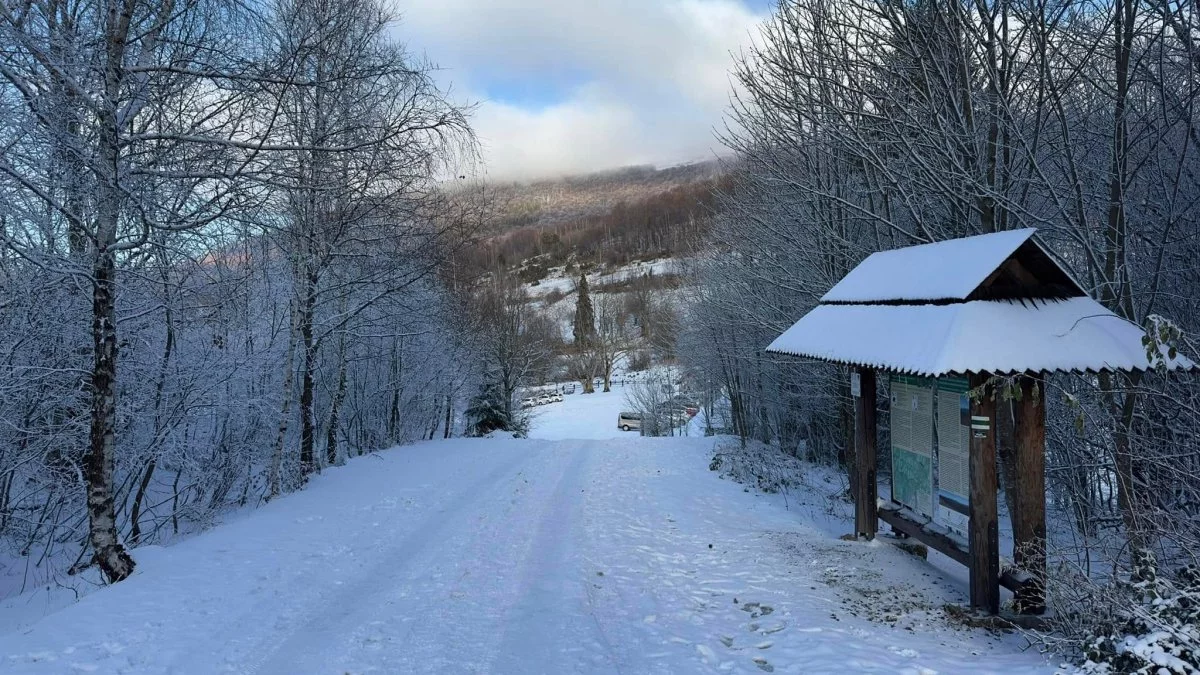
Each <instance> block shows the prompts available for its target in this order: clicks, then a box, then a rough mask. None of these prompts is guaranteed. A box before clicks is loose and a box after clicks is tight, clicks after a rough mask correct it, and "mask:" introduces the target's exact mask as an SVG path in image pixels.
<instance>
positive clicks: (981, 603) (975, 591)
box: [967, 373, 1000, 614]
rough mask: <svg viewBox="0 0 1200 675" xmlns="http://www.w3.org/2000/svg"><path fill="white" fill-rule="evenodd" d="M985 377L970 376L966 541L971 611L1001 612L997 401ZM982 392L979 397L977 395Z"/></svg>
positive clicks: (980, 375) (981, 375) (983, 374)
mask: <svg viewBox="0 0 1200 675" xmlns="http://www.w3.org/2000/svg"><path fill="white" fill-rule="evenodd" d="M987 380H988V375H987V374H986V373H975V374H972V375H971V378H970V386H971V394H972V395H971V436H970V438H971V454H970V459H969V462H968V466H969V472H970V494H969V495H968V497H969V499H968V502H969V503H968V510H969V511H970V516H969V517H970V519H971V520H970V524H969V525H968V528H967V530H968V536H967V541H968V543H969V545H970V560H969V561H968V563H967V567H968V568H969V571H970V577H971V607H973V608H975V609H978V610H983V611H985V612H989V613H991V614H997V613H999V611H1000V550H999V549H1000V542H999V539H1000V533H999V530H998V526H997V522H996V517H997V516H996V490H997V485H996V400H995V398H994V395H995V392H994V391H993V390H992V389H991V388H990V387H988V388H987V390H986V391H985V390H984V389H983V386H984V384H985V383H986V382H987ZM980 392H982V395H980Z"/></svg>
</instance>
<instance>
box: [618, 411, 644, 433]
mask: <svg viewBox="0 0 1200 675" xmlns="http://www.w3.org/2000/svg"><path fill="white" fill-rule="evenodd" d="M617 428H618V429H620V430H621V431H633V430H634V429H641V428H642V415H641V413H632V412H623V413H621V414H620V415H618V416H617Z"/></svg>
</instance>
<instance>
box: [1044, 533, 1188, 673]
mask: <svg viewBox="0 0 1200 675" xmlns="http://www.w3.org/2000/svg"><path fill="white" fill-rule="evenodd" d="M1135 558H1136V560H1135V563H1134V568H1133V572H1132V574H1131V575H1130V579H1129V580H1128V581H1120V582H1116V583H1113V584H1110V585H1107V586H1097V585H1095V584H1093V583H1091V582H1089V581H1087V580H1086V579H1080V578H1076V579H1075V580H1074V581H1073V582H1072V583H1073V584H1074V591H1075V592H1074V593H1072V594H1071V595H1072V597H1071V599H1069V600H1066V602H1065V603H1064V601H1063V600H1064V599H1063V598H1060V599H1059V605H1060V606H1059V612H1060V614H1061V618H1060V620H1059V624H1060V625H1059V626H1057V627H1058V628H1059V629H1060V630H1063V631H1064V632H1065V633H1066V634H1067V637H1068V638H1069V639H1071V640H1072V641H1073V642H1074V643H1075V645H1077V646H1078V648H1079V651H1080V652H1081V656H1082V660H1083V663H1082V666H1081V671H1082V672H1084V673H1089V674H1091V675H1111V674H1116V673H1136V674H1138V675H1184V674H1190V673H1200V624H1198V620H1200V569H1198V568H1196V567H1194V566H1189V567H1187V568H1185V569H1183V570H1181V571H1180V572H1179V573H1178V574H1176V575H1175V576H1174V578H1173V579H1167V578H1163V577H1161V576H1160V575H1159V570H1158V563H1157V561H1156V560H1155V557H1154V554H1152V553H1151V552H1149V551H1146V550H1142V551H1140V552H1138V553H1136V554H1135ZM1060 583H1061V580H1060ZM1085 599H1086V600H1085Z"/></svg>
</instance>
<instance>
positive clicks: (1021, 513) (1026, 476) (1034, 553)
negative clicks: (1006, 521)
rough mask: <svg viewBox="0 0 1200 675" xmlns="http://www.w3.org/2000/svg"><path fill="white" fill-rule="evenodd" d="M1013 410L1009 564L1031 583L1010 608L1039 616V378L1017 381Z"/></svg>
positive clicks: (1042, 474)
mask: <svg viewBox="0 0 1200 675" xmlns="http://www.w3.org/2000/svg"><path fill="white" fill-rule="evenodd" d="M1016 409H1017V414H1016V415H1015V417H1016V433H1015V434H1014V436H1015V439H1016V447H1015V448H1014V450H1015V455H1016V457H1015V460H1016V461H1015V465H1016V485H1015V486H1013V487H1014V489H1015V490H1016V493H1015V494H1014V502H1015V503H1014V506H1015V507H1016V508H1015V510H1014V511H1015V512H1014V513H1013V514H1012V515H1013V562H1014V563H1015V564H1016V567H1017V568H1018V569H1020V570H1023V571H1025V572H1027V573H1028V574H1029V575H1030V577H1031V578H1032V583H1030V584H1028V585H1026V586H1025V588H1024V590H1023V592H1021V593H1018V594H1017V597H1016V599H1015V601H1014V608H1015V609H1016V610H1017V611H1018V612H1021V613H1024V614H1041V613H1042V612H1044V611H1046V402H1045V389H1044V388H1043V386H1042V382H1041V380H1040V379H1039V378H1034V377H1028V376H1025V377H1022V378H1021V400H1020V401H1018V402H1017V405H1016Z"/></svg>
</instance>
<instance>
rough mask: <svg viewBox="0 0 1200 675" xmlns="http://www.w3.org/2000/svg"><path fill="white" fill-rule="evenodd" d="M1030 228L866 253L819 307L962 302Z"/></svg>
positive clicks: (1015, 247)
mask: <svg viewBox="0 0 1200 675" xmlns="http://www.w3.org/2000/svg"><path fill="white" fill-rule="evenodd" d="M1035 231H1036V230H1035V229H1033V228H1028V229H1024V230H1008V231H1005V232H996V233H993V234H981V235H979V236H975V237H964V238H962V239H950V240H947V241H939V242H935V243H933V244H921V245H919V246H909V247H907V248H897V249H893V250H891V251H879V252H878V253H872V254H871V255H870V256H869V257H868V258H867V259H866V260H864V261H862V262H861V263H859V265H858V267H855V268H854V269H853V270H851V272H850V273H849V274H847V275H846V276H845V277H844V278H843V279H842V280H841V281H839V282H838V283H837V285H836V286H834V287H833V288H831V289H830V290H829V292H828V293H826V294H825V296H824V297H822V298H821V302H823V303H848V302H896V301H911V302H920V301H934V300H966V299H967V297H968V296H969V295H970V294H971V292H972V291H974V290H975V289H976V288H978V287H979V285H980V284H981V283H983V282H984V280H986V279H987V278H988V276H989V275H991V274H992V272H994V271H995V270H996V268H998V267H1000V265H1002V264H1003V263H1004V261H1005V260H1007V259H1008V257H1009V256H1011V255H1012V254H1013V253H1015V252H1016V250H1017V248H1018V247H1020V246H1021V244H1024V243H1025V242H1026V241H1027V240H1028V239H1029V238H1030V237H1032V236H1033V233H1034V232H1035Z"/></svg>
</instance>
